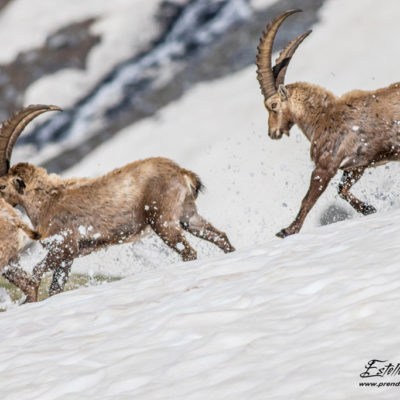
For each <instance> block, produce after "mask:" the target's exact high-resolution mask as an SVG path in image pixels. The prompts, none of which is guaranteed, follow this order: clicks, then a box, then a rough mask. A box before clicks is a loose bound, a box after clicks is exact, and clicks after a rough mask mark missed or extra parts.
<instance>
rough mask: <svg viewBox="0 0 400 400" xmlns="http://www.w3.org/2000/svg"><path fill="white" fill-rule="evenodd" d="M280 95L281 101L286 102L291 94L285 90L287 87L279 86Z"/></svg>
mask: <svg viewBox="0 0 400 400" xmlns="http://www.w3.org/2000/svg"><path fill="white" fill-rule="evenodd" d="M278 94H279V97H280V99H281V101H286V100H287V99H288V98H289V93H288V91H287V90H286V88H285V85H282V84H281V85H279V86H278Z"/></svg>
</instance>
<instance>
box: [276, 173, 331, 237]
mask: <svg viewBox="0 0 400 400" xmlns="http://www.w3.org/2000/svg"><path fill="white" fill-rule="evenodd" d="M336 171H337V170H336V169H322V168H316V169H314V171H313V173H312V174H311V182H310V187H309V189H308V192H307V194H306V196H305V197H304V199H303V201H302V203H301V208H300V211H299V213H298V214H297V217H296V219H295V220H294V221H293V222H292V224H291V225H290V226H288V227H287V228H286V229H282V230H281V231H280V232H278V233H277V234H276V236H278V237H280V238H284V237H286V236H289V235H293V234H294V233H298V232H299V231H300V229H301V227H302V226H303V222H304V220H305V218H306V216H307V214H308V213H309V211H310V210H311V208H312V207H313V206H314V204H315V202H316V201H317V200H318V198H319V196H321V194H322V193H323V192H324V190H325V189H326V187H327V186H328V183H329V181H330V180H331V179H332V177H333V176H334V175H335V173H336Z"/></svg>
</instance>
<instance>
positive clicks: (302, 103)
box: [287, 82, 336, 141]
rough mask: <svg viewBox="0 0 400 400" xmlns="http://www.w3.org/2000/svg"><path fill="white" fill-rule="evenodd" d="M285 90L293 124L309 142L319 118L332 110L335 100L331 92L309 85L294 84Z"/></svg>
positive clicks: (302, 83)
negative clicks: (287, 92)
mask: <svg viewBox="0 0 400 400" xmlns="http://www.w3.org/2000/svg"><path fill="white" fill-rule="evenodd" d="M287 89H288V91H289V101H290V110H291V113H292V118H293V122H294V123H295V124H296V125H297V126H298V127H299V128H300V129H301V130H302V131H303V133H304V135H305V136H306V137H307V139H308V140H310V141H311V139H312V137H313V135H314V132H315V129H316V127H317V126H318V125H319V122H320V120H321V118H325V116H326V114H328V113H329V112H330V111H331V110H332V108H333V106H334V104H335V101H336V98H335V96H334V95H333V94H332V93H331V92H329V91H327V90H325V89H323V88H321V87H319V86H317V85H312V84H310V83H304V82H298V83H294V84H292V85H288V86H287Z"/></svg>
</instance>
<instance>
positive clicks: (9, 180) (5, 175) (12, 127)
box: [0, 104, 61, 205]
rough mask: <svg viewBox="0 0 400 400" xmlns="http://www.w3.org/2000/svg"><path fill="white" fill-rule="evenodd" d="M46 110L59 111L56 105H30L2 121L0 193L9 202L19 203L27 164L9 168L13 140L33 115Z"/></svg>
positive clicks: (14, 140)
mask: <svg viewBox="0 0 400 400" xmlns="http://www.w3.org/2000/svg"><path fill="white" fill-rule="evenodd" d="M46 111H61V109H60V108H59V107H57V106H47V105H41V104H37V105H30V106H28V107H25V108H22V109H20V110H18V111H16V112H15V113H14V114H13V115H12V116H11V117H10V118H9V119H8V120H7V121H5V122H3V125H2V126H1V129H0V195H1V196H2V197H3V198H4V199H5V200H6V201H7V202H8V203H10V204H12V205H16V204H18V203H19V201H18V198H19V197H20V196H21V195H23V193H24V191H25V188H26V183H25V181H26V179H27V174H28V173H29V169H30V168H34V167H33V166H30V165H29V164H18V165H17V166H16V167H14V168H13V170H12V171H10V172H12V173H9V170H10V160H11V153H12V150H13V147H14V144H15V142H16V141H17V139H18V137H19V135H20V134H21V133H22V131H23V130H24V128H25V127H26V126H27V125H28V124H29V122H30V121H32V120H33V119H34V118H35V117H37V116H38V115H40V114H43V113H44V112H46Z"/></svg>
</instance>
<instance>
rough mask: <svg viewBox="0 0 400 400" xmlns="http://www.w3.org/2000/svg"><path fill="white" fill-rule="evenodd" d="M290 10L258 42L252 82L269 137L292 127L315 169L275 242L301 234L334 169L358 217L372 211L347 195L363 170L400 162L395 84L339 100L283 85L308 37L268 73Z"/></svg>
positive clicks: (399, 86)
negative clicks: (302, 138)
mask: <svg viewBox="0 0 400 400" xmlns="http://www.w3.org/2000/svg"><path fill="white" fill-rule="evenodd" d="M298 11H301V10H290V11H286V12H284V13H283V14H281V15H279V16H278V17H276V18H275V19H274V20H273V21H272V22H271V23H270V24H269V25H268V26H267V28H266V30H265V31H264V34H263V36H262V37H261V39H260V45H259V47H258V55H257V77H258V80H259V83H260V87H261V91H262V93H263V95H264V99H265V101H264V104H265V107H266V109H267V110H268V112H269V120H268V126H269V136H270V137H271V138H272V139H280V138H281V137H282V135H283V134H286V135H288V136H289V132H290V129H291V127H292V126H293V125H297V126H298V127H299V128H300V129H301V130H302V131H303V133H304V135H305V136H306V137H307V139H308V140H310V142H311V159H312V161H313V162H314V164H315V168H314V170H313V172H312V174H311V182H310V187H309V190H308V192H307V194H306V196H305V197H304V199H303V202H302V204H301V208H300V211H299V213H298V214H297V216H296V218H295V220H294V221H293V222H292V224H291V225H290V226H289V227H287V228H286V229H282V230H281V231H280V232H279V233H277V236H279V237H285V236H288V235H292V234H294V233H297V232H299V231H300V229H301V227H302V225H303V222H304V220H305V218H306V216H307V214H308V212H309V211H310V210H311V208H312V207H313V205H314V204H315V202H316V201H317V199H318V198H319V196H320V195H321V194H322V193H323V192H324V190H325V189H326V187H327V185H328V183H329V181H330V180H331V179H332V177H333V176H334V175H335V174H336V172H337V171H338V169H341V170H343V171H344V172H343V177H342V180H341V183H340V185H339V188H338V191H339V194H340V196H341V197H342V198H343V199H345V200H346V201H348V202H349V203H350V205H351V206H352V207H353V208H354V209H355V210H356V211H358V212H360V213H362V214H364V215H367V214H371V213H373V212H375V211H376V210H375V208H374V207H373V206H371V205H368V204H366V203H364V202H362V201H361V200H359V199H357V198H356V197H355V196H354V195H352V194H351V193H350V192H349V190H350V188H351V187H352V185H354V183H356V182H357V181H358V180H359V179H360V177H361V176H362V174H363V173H364V170H365V169H366V168H369V167H373V166H377V165H380V164H383V163H386V162H388V161H395V160H399V159H400V83H394V84H392V85H390V86H389V87H387V88H384V89H378V90H376V91H373V92H366V91H360V90H356V91H352V92H349V93H347V94H345V95H343V96H342V97H340V98H338V97H336V96H334V95H333V94H332V93H330V92H329V91H327V90H325V89H323V88H321V87H319V86H316V85H313V84H310V83H304V82H298V83H293V84H290V85H286V86H285V85H284V79H285V73H286V70H287V67H288V64H289V62H290V60H291V57H292V56H293V54H294V52H295V51H296V49H297V47H298V46H299V45H300V43H301V42H302V41H303V40H304V39H305V38H306V37H307V36H308V35H309V34H310V32H311V31H307V32H305V33H303V34H302V35H299V36H298V37H297V38H296V39H295V40H293V41H292V42H290V43H289V44H288V45H287V46H286V48H285V49H284V50H283V51H282V52H281V54H280V55H279V57H278V59H277V60H276V64H275V66H274V67H273V68H272V67H271V53H272V46H273V42H274V38H275V35H276V33H277V31H278V29H279V26H280V25H281V23H282V22H283V21H284V20H285V19H286V18H287V17H288V16H289V15H291V14H293V13H295V12H298Z"/></svg>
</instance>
